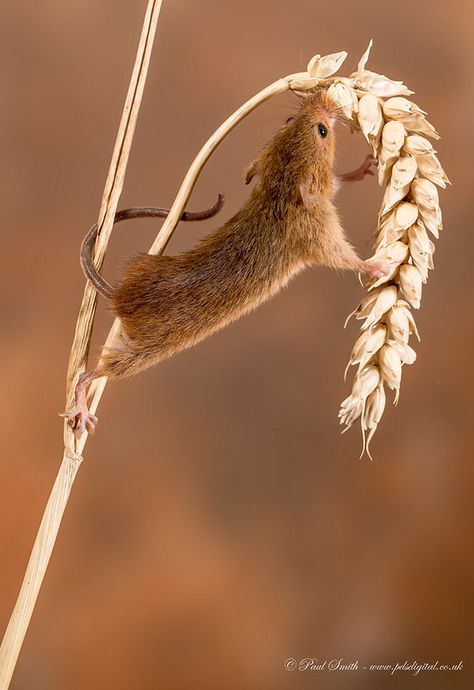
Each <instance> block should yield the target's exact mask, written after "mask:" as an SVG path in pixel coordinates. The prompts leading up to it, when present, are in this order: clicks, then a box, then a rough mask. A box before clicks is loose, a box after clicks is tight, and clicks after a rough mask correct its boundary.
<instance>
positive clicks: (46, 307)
mask: <svg viewBox="0 0 474 690" xmlns="http://www.w3.org/2000/svg"><path fill="white" fill-rule="evenodd" d="M145 5H146V2H145V0H142V1H141V2H132V1H131V0H128V1H127V2H120V3H116V2H111V1H110V0H100V2H97V1H95V2H92V0H84V1H83V2H75V3H64V2H59V1H58V0H50V1H49V2H45V3H33V2H29V3H14V2H4V3H2V6H1V9H0V39H1V40H0V66H1V67H0V69H1V82H2V99H1V102H2V104H1V107H0V124H1V132H2V136H1V138H0V148H1V151H0V198H1V208H2V225H3V232H2V255H3V261H2V275H3V280H2V290H1V298H0V310H1V311H0V313H1V318H2V338H1V341H0V348H1V360H0V362H1V369H2V374H1V382H2V385H1V396H0V423H1V454H2V462H1V466H0V563H1V570H0V593H1V594H0V628H1V631H3V629H4V627H5V626H6V623H7V621H8V617H9V615H10V612H11V609H12V607H13V604H14V601H15V598H16V595H17V591H18V588H19V585H20V582H21V579H22V577H23V572H24V568H25V565H26V561H27V558H28V555H29V552H30V548H31V545H32V542H33V539H34V536H35V534H36V530H37V527H38V524H39V520H40V517H41V514H42V511H43V507H44V504H45V501H46V499H47V496H48V493H49V491H50V487H51V485H52V483H53V480H54V477H55V475H56V472H57V469H58V463H59V460H60V455H61V450H62V446H61V439H62V434H61V422H60V420H59V418H58V417H57V412H58V411H60V410H61V409H63V406H64V378H65V368H66V363H67V357H68V352H69V347H70V343H71V339H72V334H73V329H74V324H75V321H76V316H77V309H78V305H79V301H80V299H81V295H82V290H83V285H84V279H83V277H82V275H81V271H80V267H79V263H78V250H79V245H80V242H81V240H82V237H83V235H84V233H85V230H86V229H87V227H88V226H89V225H90V224H91V223H93V222H94V220H95V218H96V216H97V211H98V207H99V202H100V196H101V193H102V188H103V184H104V180H105V175H106V171H107V168H108V165H109V160H110V155H111V152H112V147H113V143H114V140H115V135H116V130H117V125H118V120H119V116H120V113H121V109H122V104H123V100H124V97H125V92H126V88H127V85H128V80H129V77H130V71H131V67H132V64H133V59H134V56H135V51H136V46H137V41H138V36H139V32H140V28H141V24H142V20H143V14H144V10H145ZM473 19H474V16H473V10H472V5H471V4H470V3H468V2H467V1H466V2H462V1H454V2H449V3H448V2H427V0H423V1H422V2H406V1H405V0H403V1H401V2H398V3H394V4H392V5H390V6H388V5H384V4H382V3H379V2H376V1H375V0H374V1H373V2H360V3H355V2H351V1H349V0H341V1H340V2H332V3H325V2H316V1H315V0H294V2H291V3H290V2H286V1H285V0H264V1H260V2H258V1H256V0H240V1H239V2H226V1H223V2H222V1H221V2H217V1H214V2H211V1H208V0H173V1H172V0H165V1H164V6H163V10H162V15H161V19H160V23H159V27H158V35H157V42H156V47H155V50H154V55H153V62H152V66H151V70H150V75H149V79H148V84H147V88H146V92H145V98H144V102H143V106H142V112H141V115H140V119H139V123H138V129H137V133H136V137H135V143H134V147H133V153H132V156H131V160H130V165H129V171H128V175H127V181H126V187H125V190H124V193H123V196H122V200H121V204H120V206H121V207H126V206H131V205H141V204H169V203H171V202H172V200H173V198H174V194H175V193H176V191H177V189H178V186H179V184H180V182H181V180H182V177H183V175H184V173H185V171H186V169H187V166H188V165H189V163H190V161H191V160H192V158H193V156H194V155H195V153H196V152H197V150H198V149H199V148H200V146H201V144H202V143H203V142H204V140H205V139H206V138H207V137H208V135H209V134H210V133H211V132H212V131H214V129H215V128H216V127H217V126H218V125H219V124H220V123H221V122H222V120H223V119H224V118H225V117H226V116H227V115H228V114H229V113H230V112H232V111H233V110H234V109H235V108H236V107H238V106H239V105H240V104H241V103H242V102H243V101H244V100H246V99H247V98H248V97H249V96H250V95H252V94H253V93H255V92H256V91H257V90H259V89H260V88H262V87H263V86H265V85H266V84H267V83H269V82H270V81H272V80H274V79H275V78H277V77H279V76H281V75H284V74H288V73H290V72H293V71H298V70H301V69H303V68H304V66H305V65H306V62H307V60H308V58H309V57H311V56H312V55H313V54H315V53H316V52H319V53H321V54H325V53H329V52H334V51H339V50H347V51H349V58H348V59H347V62H346V65H345V66H344V67H343V70H342V72H343V73H344V74H348V73H349V72H350V71H352V69H353V68H354V67H355V65H356V64H357V61H358V59H359V57H360V55H361V54H362V52H363V51H364V50H365V48H366V45H367V43H368V40H369V38H371V37H373V38H374V41H375V44H374V49H373V52H372V57H371V61H370V63H369V68H373V69H375V70H376V71H378V72H382V73H386V74H388V75H389V76H391V77H393V78H401V79H404V80H405V81H407V82H408V84H409V86H411V88H413V89H414V90H415V91H416V96H415V97H414V98H415V99H416V101H417V102H418V103H419V104H420V105H421V107H423V108H424V109H425V110H427V111H428V113H429V116H430V119H431V120H432V121H433V122H434V124H435V125H436V127H437V128H438V129H439V130H440V132H441V133H442V134H443V139H442V140H441V142H440V143H439V146H438V149H439V153H440V158H441V160H442V162H443V164H444V166H445V168H446V171H447V173H448V175H449V176H450V178H451V180H452V181H453V183H454V186H453V187H452V188H451V189H449V190H447V191H446V192H442V194H441V196H442V207H443V210H444V219H445V231H444V233H443V235H442V237H441V239H440V241H439V243H438V249H437V253H436V257H435V258H436V271H434V272H433V273H432V274H431V276H430V281H429V284H428V285H427V287H426V288H425V291H424V295H423V304H422V309H421V311H420V313H419V314H418V315H417V321H418V325H419V329H420V331H421V334H422V342H421V343H420V344H417V345H416V346H415V347H416V349H417V352H418V361H417V362H416V364H415V365H414V366H413V367H411V368H407V369H406V370H405V372H404V381H403V387H402V396H401V401H400V404H399V406H398V407H397V408H393V407H392V406H388V407H387V410H386V413H385V417H384V420H383V424H382V427H381V429H380V430H379V431H378V433H377V436H376V438H375V440H374V443H373V451H374V453H375V461H374V462H373V463H371V462H370V461H369V460H367V459H364V460H363V461H358V460H357V457H358V455H359V451H360V444H361V441H360V433H359V430H358V429H357V428H354V429H353V430H351V431H350V432H349V433H347V434H345V435H344V436H342V437H341V435H340V429H339V426H338V423H337V411H338V405H339V403H340V401H341V400H342V399H343V398H344V397H346V395H347V394H348V392H349V384H348V383H347V384H345V383H344V382H343V380H342V372H343V370H344V367H345V364H346V360H347V358H348V356H349V353H350V350H351V347H352V344H353V342H354V339H355V336H356V329H357V326H356V325H355V323H351V325H350V327H349V328H348V330H347V331H344V330H343V328H342V324H343V322H344V319H345V317H346V315H347V314H348V313H349V312H350V311H351V310H352V308H353V307H354V306H355V304H356V303H357V301H358V298H359V296H360V295H361V289H360V288H359V286H358V284H357V280H356V278H355V276H353V275H349V274H348V275H337V274H336V273H334V272H331V271H329V270H322V269H321V270H314V271H308V272H307V273H305V274H304V275H302V276H300V277H298V278H297V279H296V280H295V281H294V282H293V283H292V284H291V285H290V287H289V289H287V290H285V291H284V292H283V293H282V294H280V295H279V296H278V297H277V298H276V299H274V300H273V301H272V302H270V303H269V304H267V305H265V306H264V307H263V308H261V309H259V310H258V311H257V312H255V313H253V314H252V315H251V316H249V317H247V318H245V319H244V320H242V321H240V322H238V323H236V324H234V325H233V326H231V327H230V328H227V329H226V330H225V331H223V332H222V333H220V334H219V335H217V336H214V337H213V338H212V339H210V340H209V341H208V342H205V343H204V344H202V345H200V346H199V347H197V348H195V349H194V350H192V351H188V352H185V353H183V354H180V355H179V356H177V357H176V358H174V359H173V360H172V361H169V362H166V363H164V364H162V365H160V366H159V367H157V368H155V369H154V370H151V371H149V372H147V373H146V374H144V375H142V376H139V377H137V378H134V379H131V380H128V381H124V382H121V383H117V384H114V385H113V386H112V385H111V386H110V387H109V389H108V390H107V393H106V395H105V398H104V400H103V404H102V406H101V410H100V418H101V424H100V427H99V430H98V433H97V434H96V436H95V437H94V438H93V439H91V440H90V442H89V443H88V445H87V450H86V462H85V464H84V465H83V467H82V468H81V470H80V473H79V476H78V479H77V482H76V486H75V488H74V491H73V494H72V497H71V501H70V505H69V507H68V510H67V514H66V516H65V520H64V523H63V526H62V528H61V532H60V535H59V540H58V543H57V546H56V550H55V552H54V555H53V559H52V562H51V565H50V569H49V571H48V573H47V577H46V580H45V584H44V587H43V590H42V592H41V595H40V598H39V602H38V605H37V608H36V610H35V614H34V617H33V620H32V624H31V627H30V630H29V633H28V636H27V639H26V642H25V645H24V648H23V652H22V655H21V657H20V661H19V664H18V668H17V672H16V674H15V678H14V682H13V684H12V688H14V689H15V690H20V689H21V690H23V689H27V688H28V689H30V688H35V690H46V689H47V690H56V689H61V690H64V689H65V688H67V689H68V690H76V689H78V690H79V688H80V689H81V690H82V689H84V688H90V689H91V690H95V689H96V688H97V689H98V688H101V689H108V688H110V689H112V688H114V689H115V690H121V689H122V688H123V689H125V688H127V689H128V688H132V687H133V688H143V689H159V690H161V689H163V690H183V689H184V688H194V689H195V690H217V689H221V688H226V690H234V689H239V690H286V689H292V688H328V689H329V690H332V689H336V690H346V689H347V690H362V689H363V690H366V689H368V690H372V689H374V690H375V689H379V688H391V687H397V688H398V687H400V688H405V687H409V686H410V687H411V680H412V676H411V675H410V674H408V673H402V674H398V675H397V676H395V677H390V676H389V675H388V674H379V673H370V672H367V671H366V672H364V671H359V672H352V673H351V672H333V673H331V674H329V673H327V672H326V673H322V672H320V673H318V672H309V671H307V672H305V673H301V672H297V671H295V672H293V673H290V672H288V671H285V670H284V668H283V664H284V661H285V659H286V658H288V657H294V658H296V659H300V658H302V657H318V658H319V659H320V660H324V659H333V658H343V659H344V660H345V662H350V661H354V660H356V659H357V660H359V663H360V665H368V664H370V663H391V662H394V661H401V662H403V661H404V660H405V659H406V660H408V661H409V662H411V661H415V660H417V661H418V662H425V661H431V662H434V661H436V660H439V662H440V663H447V664H453V663H456V662H458V661H459V660H463V661H464V665H465V669H464V671H462V672H459V673H454V672H451V673H449V674H448V673H440V672H438V673H436V672H432V673H424V674H420V675H419V676H418V677H417V678H416V681H413V683H415V682H416V685H417V687H418V688H423V689H425V688H429V689H430V690H431V689H434V690H436V689H438V688H448V687H449V688H451V687H453V688H468V687H472V684H471V683H472V681H473V678H472V671H471V669H470V659H469V656H470V653H472V642H473V636H472V628H471V623H472V618H473V610H472V609H473V606H472V603H473V600H472V591H470V590H471V585H472V574H473V553H472V548H470V546H472V543H471V544H470V538H472V529H471V520H472V512H473V511H472V469H471V467H472V455H473V453H472V434H473V422H472V417H473V402H472V390H473V384H474V381H473V369H472V341H473V337H474V330H473V321H472V312H473V306H474V305H473V294H474V292H473V288H472V262H473V251H472V250H473V240H472V214H473V207H472V203H473V202H472V172H473V171H472V153H473V146H472V144H473V138H472V131H473V128H472V112H473V97H472V96H473V87H472V74H473V67H474V65H473V59H472V58H473V51H472V35H471V34H472V20H473ZM294 108H295V100H294V98H292V97H291V96H289V95H288V96H282V97H278V98H275V99H274V100H272V101H271V102H269V103H267V104H266V105H265V106H264V107H262V108H260V109H259V110H258V111H257V112H255V113H254V114H252V115H251V116H250V117H249V118H248V119H247V120H246V121H245V122H244V123H243V124H241V125H240V126H239V127H238V128H237V130H235V131H234V132H233V133H232V135H231V136H230V137H229V138H228V139H227V140H226V141H225V143H224V144H223V145H222V146H221V147H220V148H219V150H218V151H217V153H216V154H215V155H214V156H213V157H212V159H211V161H210V163H209V165H208V166H207V167H206V169H205V171H204V173H203V174H202V176H201V178H200V180H199V183H198V185H197V188H196V190H195V193H194V194H193V197H192V203H191V204H190V207H192V208H194V209H199V208H201V207H204V206H206V205H208V204H210V203H212V202H213V201H214V199H215V197H216V193H217V191H219V190H220V191H223V192H225V194H226V208H225V211H224V214H225V217H229V216H230V215H231V214H233V213H234V212H235V211H236V210H237V208H238V207H239V205H240V204H241V203H242V202H243V200H244V199H245V198H246V195H247V194H248V190H247V189H246V188H245V186H244V185H243V184H242V180H241V173H242V169H243V168H244V166H245V165H246V164H247V163H248V162H249V161H250V160H251V159H252V157H253V156H254V154H255V152H256V151H257V150H258V148H259V147H260V146H261V145H262V144H263V143H264V142H265V141H266V140H267V139H268V138H269V137H271V136H272V134H273V132H274V131H275V130H276V129H277V128H278V127H279V126H280V124H281V123H282V121H284V120H285V119H286V118H287V117H288V115H289V114H290V113H291V112H292V111H293V110H294ZM364 154H365V145H364V142H363V141H362V138H361V137H354V138H352V139H351V138H350V137H349V136H348V135H346V134H345V133H342V132H341V135H340V137H339V150H338V169H339V170H340V171H343V170H345V169H347V168H350V166H353V165H355V164H358V163H359V162H360V160H361V157H362V156H363V155H364ZM380 197H381V192H380V190H379V189H378V188H377V187H376V185H375V183H374V181H373V179H370V180H367V181H366V182H365V183H364V184H361V185H358V186H354V187H353V188H352V189H346V190H344V192H343V193H342V194H341V195H340V198H339V201H338V203H339V207H340V209H341V214H342V217H343V219H344V224H345V226H346V228H347V230H348V232H349V234H350V236H351V238H352V239H353V241H354V243H355V244H356V245H357V246H358V248H359V249H360V251H361V253H362V254H363V255H364V256H368V255H369V253H370V245H369V244H368V243H367V238H368V237H369V235H370V233H371V232H372V230H373V227H374V223H375V218H376V213H377V209H378V207H379V204H380ZM215 223H216V221H209V222H208V223H206V225H205V226H203V225H195V226H192V227H191V226H189V225H188V226H181V227H180V229H179V231H178V232H177V234H176V236H175V238H174V239H173V241H172V244H171V245H170V251H173V252H177V251H181V250H183V249H184V248H186V247H188V246H190V245H191V244H192V243H193V242H194V241H195V240H196V239H197V238H198V237H199V236H201V235H202V234H204V233H205V232H208V231H209V230H211V229H212V228H213V227H214V226H215ZM155 233H156V224H154V223H153V222H148V223H145V222H144V223H141V224H140V223H135V224H134V223H129V224H127V225H125V226H121V227H118V228H117V231H116V233H115V236H114V238H113V243H112V249H111V252H110V255H109V257H108V259H107V265H106V274H107V275H109V276H111V275H113V273H114V271H115V272H116V274H118V273H119V272H120V267H121V265H123V262H124V261H125V259H126V258H127V257H129V256H130V255H131V254H133V253H134V252H137V251H139V250H143V249H146V248H147V247H148V246H149V244H150V243H151V241H152V239H153V237H154V235H155ZM109 324H110V315H109V314H107V311H106V309H105V307H104V305H103V302H101V307H100V313H99V319H98V321H97V327H96V333H95V340H94V342H95V345H94V356H95V353H96V352H97V351H98V348H99V346H100V344H101V342H102V340H103V338H104V336H105V334H106V332H107V329H108V326H109ZM471 660H472V656H471Z"/></svg>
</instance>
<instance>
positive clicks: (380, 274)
mask: <svg viewBox="0 0 474 690" xmlns="http://www.w3.org/2000/svg"><path fill="white" fill-rule="evenodd" d="M362 269H363V271H364V272H365V273H367V274H368V275H370V276H374V277H375V278H384V277H385V276H388V274H389V273H390V271H391V266H390V264H389V263H388V262H387V261H377V260H373V259H368V260H367V261H364V262H363V264H362Z"/></svg>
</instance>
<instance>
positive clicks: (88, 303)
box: [0, 0, 162, 690]
mask: <svg viewBox="0 0 474 690" xmlns="http://www.w3.org/2000/svg"><path fill="white" fill-rule="evenodd" d="M161 3H162V0H149V2H148V6H147V10H146V14H145V19H144V23H143V29H142V33H141V36H140V42H139V45H138V51H137V56H136V59H135V64H134V68H133V72H132V76H131V79H130V85H129V89H128V93H127V97H126V100H125V106H124V109H123V114H122V119H121V122H120V126H119V131H118V134H117V139H116V142H115V147H114V151H113V156H112V161H111V164H110V168H109V173H108V176H107V180H106V183H105V189H104V194H103V197H102V204H101V208H100V212H99V219H98V223H99V228H100V234H99V237H98V241H97V247H96V264H97V266H100V265H101V264H102V262H103V259H104V256H105V252H106V249H107V244H108V240H109V237H110V233H111V231H112V227H113V222H114V216H115V213H116V210H117V205H118V201H119V197H120V193H121V191H122V187H123V182H124V178H125V170H126V167H127V161H128V156H129V153H130V149H131V146H132V139H133V133H134V130H135V125H136V122H137V117H138V111H139V109H140V103H141V98H142V94H143V89H144V86H145V81H146V77H147V71H148V66H149V63H150V55H151V49H152V46H153V41H154V37H155V31H156V25H157V22H158V17H159V13H160V9H161ZM96 304H97V293H96V292H95V290H94V289H93V288H92V287H91V286H90V285H86V288H85V291H84V297H83V300H82V304H81V308H80V311H79V317H78V320H77V324H76V332H75V336H74V341H73V345H72V349H71V355H70V359H69V367H68V376H67V398H68V404H70V402H71V400H72V394H73V390H74V387H73V384H74V382H75V380H76V379H77V376H78V375H79V373H80V372H81V371H83V370H84V368H85V363H86V359H87V353H88V350H89V344H90V338H91V334H92V326H93V321H94V315H95V309H96ZM84 443H85V439H84V440H83V441H82V444H81V449H80V451H79V452H78V449H77V448H75V439H74V434H73V432H72V430H71V429H70V427H69V426H68V425H67V424H65V426H64V446H65V447H64V454H63V459H62V462H61V466H60V468H59V472H58V475H57V477H56V481H55V483H54V486H53V489H52V491H51V494H50V497H49V500H48V503H47V505H46V508H45V511H44V514H43V518H42V520H41V524H40V527H39V530H38V534H37V535H36V539H35V543H34V545H33V549H32V552H31V555H30V559H29V561H28V565H27V568H26V572H25V576H24V579H23V583H22V585H21V588H20V592H19V595H18V598H17V601H16V604H15V607H14V609H13V613H12V615H11V617H10V621H9V623H8V626H7V629H6V631H5V635H4V638H3V641H2V645H1V647H0V690H7V689H8V687H9V685H10V681H11V678H12V675H13V672H14V670H15V665H16V662H17V659H18V655H19V653H20V649H21V646H22V644H23V640H24V638H25V635H26V632H27V629H28V625H29V623H30V620H31V616H32V614H33V609H34V606H35V603H36V599H37V597H38V594H39V591H40V588H41V584H42V582H43V578H44V575H45V572H46V568H47V566H48V563H49V559H50V557H51V553H52V550H53V547H54V544H55V541H56V537H57V534H58V530H59V526H60V524H61V520H62V517H63V514H64V510H65V508H66V505H67V501H68V499H69V494H70V492H71V488H72V485H73V483H74V479H75V477H76V473H77V471H78V469H79V466H80V464H81V461H82V457H81V455H80V452H81V451H82V448H83V445H84Z"/></svg>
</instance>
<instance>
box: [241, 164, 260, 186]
mask: <svg viewBox="0 0 474 690" xmlns="http://www.w3.org/2000/svg"><path fill="white" fill-rule="evenodd" d="M259 174H260V157H258V158H256V159H255V160H254V161H253V162H252V163H250V165H249V166H248V168H246V170H245V172H244V181H245V184H249V182H251V181H252V180H253V178H254V177H255V175H259Z"/></svg>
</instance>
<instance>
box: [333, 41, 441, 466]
mask: <svg viewBox="0 0 474 690" xmlns="http://www.w3.org/2000/svg"><path fill="white" fill-rule="evenodd" d="M371 47H372V41H371V42H370V44H369V47H368V49H367V51H366V52H365V53H364V55H363V56H362V58H361V60H360V62H359V66H358V69H357V71H356V72H354V73H353V74H352V75H351V76H350V77H349V78H348V79H342V80H340V81H339V82H336V83H334V84H333V85H331V86H330V87H329V89H328V91H329V92H330V93H332V96H333V98H334V99H335V100H336V101H337V102H338V103H339V104H340V105H341V107H342V108H343V109H344V110H345V113H346V115H347V117H348V118H350V120H351V121H352V124H353V126H354V127H355V128H356V129H360V130H361V131H362V133H363V135H364V137H365V138H366V140H367V142H368V143H369V145H370V147H371V149H372V152H373V155H374V156H376V157H377V160H378V180H379V184H381V185H382V184H386V187H385V193H384V197H383V201H382V207H381V209H380V213H379V216H378V224H377V230H376V232H375V254H374V256H373V259H375V260H379V261H383V262H385V263H386V264H388V266H389V268H390V271H389V273H388V274H387V275H385V276H383V277H382V278H378V279H375V278H372V279H371V280H369V281H368V282H367V284H366V287H367V289H368V294H367V295H366V296H365V297H364V298H363V299H362V301H361V302H360V304H359V305H358V307H357V308H356V309H355V311H354V312H353V313H352V314H351V316H352V315H354V316H355V317H356V319H360V320H363V324H362V326H361V329H362V333H361V335H360V337H359V338H358V339H357V342H356V343H355V345H354V348H353V350H352V353H351V356H350V359H349V364H348V365H347V368H346V373H347V369H348V368H349V367H350V366H351V365H353V366H356V367H357V372H356V374H355V377H354V383H353V387H352V392H351V395H350V396H349V397H348V398H346V400H344V402H343V403H342V405H341V409H340V412H339V417H340V420H341V424H344V425H345V427H346V428H345V430H347V429H348V428H349V427H350V426H351V425H352V424H353V423H354V422H355V421H356V420H357V419H358V418H360V420H361V427H362V437H363V446H362V453H361V457H362V455H363V454H364V452H367V454H368V455H369V457H371V455H370V441H371V439H372V437H373V435H374V433H375V431H376V429H377V426H378V424H379V422H380V419H381V417H382V414H383V411H384V408H385V402H386V395H385V386H387V387H388V388H390V389H392V390H394V391H395V398H394V403H395V404H396V403H397V402H398V399H399V396H400V384H401V377H402V368H403V365H404V364H413V362H414V361H415V359H416V353H415V351H414V350H413V349H412V347H411V346H410V345H409V344H408V341H409V338H410V335H412V334H415V335H416V337H418V338H419V335H418V331H417V328H416V324H415V320H414V318H413V314H412V311H411V310H412V309H419V307H420V300H421V291H422V285H423V283H426V281H427V279H428V270H429V269H432V268H433V267H434V265H433V253H434V249H435V246H434V244H433V242H432V240H431V239H430V234H431V235H432V236H433V237H435V238H438V237H439V231H440V230H441V229H442V219H441V209H440V206H439V198H438V191H437V188H436V185H438V186H439V187H443V188H444V187H446V184H447V183H449V180H448V178H447V177H446V174H445V172H444V170H443V168H442V167H441V164H440V162H439V160H438V158H437V157H436V151H435V150H434V148H433V146H432V144H431V143H430V141H429V140H428V139H426V138H425V136H423V135H426V136H429V137H431V138H433V139H439V135H438V133H437V132H436V130H435V128H434V127H433V125H432V124H430V123H429V122H428V120H427V119H426V117H425V115H426V113H425V112H423V111H422V110H421V109H420V108H419V107H418V106H417V105H416V104H415V103H413V102H412V101H409V100H408V99H407V98H406V96H409V95H411V94H412V93H413V92H412V91H410V90H409V89H407V87H406V86H405V85H404V84H403V82H399V81H393V80H392V79H389V78H387V77H385V76H384V75H380V74H377V73H375V72H371V71H369V70H366V69H365V65H366V63H367V59H368V57H369V52H370V49H371Z"/></svg>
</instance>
